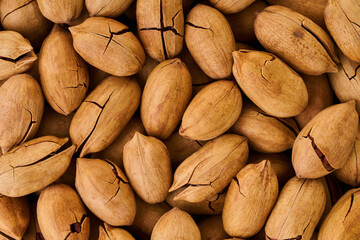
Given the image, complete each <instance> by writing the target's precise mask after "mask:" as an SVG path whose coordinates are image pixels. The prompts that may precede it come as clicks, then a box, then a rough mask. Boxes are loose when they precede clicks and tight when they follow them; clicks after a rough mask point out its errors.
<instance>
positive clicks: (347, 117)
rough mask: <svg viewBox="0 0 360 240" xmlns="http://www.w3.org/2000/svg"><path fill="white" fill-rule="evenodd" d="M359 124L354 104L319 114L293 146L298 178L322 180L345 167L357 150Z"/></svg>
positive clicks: (350, 102)
mask: <svg viewBox="0 0 360 240" xmlns="http://www.w3.org/2000/svg"><path fill="white" fill-rule="evenodd" d="M358 122H359V116H358V113H357V112H356V110H355V101H354V100H352V101H349V102H346V103H341V104H336V105H333V106H331V107H328V108H326V109H324V110H322V111H321V112H320V113H318V114H317V115H316V116H315V117H314V118H313V119H312V120H311V121H310V122H309V123H308V124H307V125H306V126H305V127H304V128H303V129H302V130H301V132H300V133H299V135H298V136H297V137H296V140H295V142H294V146H293V151H292V164H293V167H294V169H295V172H296V176H298V177H301V178H319V177H322V176H325V175H327V174H329V173H331V172H333V171H334V170H335V169H339V168H341V167H342V166H344V164H345V163H346V161H347V160H348V158H349V155H350V153H351V150H352V148H353V146H354V141H355V137H356V135H357V131H358Z"/></svg>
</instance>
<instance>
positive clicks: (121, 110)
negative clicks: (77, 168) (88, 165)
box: [70, 76, 141, 157]
mask: <svg viewBox="0 0 360 240" xmlns="http://www.w3.org/2000/svg"><path fill="white" fill-rule="evenodd" d="M140 91H141V90H140V87H139V84H138V83H137V82H136V79H135V78H133V77H115V76H110V77H107V78H105V79H104V80H103V81H102V82H101V83H100V84H99V85H98V86H97V87H96V88H95V89H94V90H93V91H92V92H91V93H90V94H89V95H88V96H87V97H86V99H85V101H84V102H83V103H82V104H81V105H80V107H79V109H78V110H77V111H76V113H75V116H74V118H73V119H72V122H71V125H70V137H71V141H72V142H73V143H74V144H76V146H77V150H79V149H80V148H81V147H82V148H81V153H80V157H83V156H85V155H86V154H88V153H93V152H99V151H102V150H104V149H105V148H106V147H108V146H109V145H110V144H111V143H112V142H113V141H114V140H115V139H116V138H117V137H118V135H119V134H120V132H121V131H122V130H123V129H124V127H125V126H126V124H127V123H128V122H129V121H130V119H131V117H132V116H133V114H134V113H135V111H136V109H137V108H138V106H139V104H140V94H141V93H140Z"/></svg>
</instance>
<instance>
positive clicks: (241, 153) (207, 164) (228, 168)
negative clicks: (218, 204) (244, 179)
mask: <svg viewBox="0 0 360 240" xmlns="http://www.w3.org/2000/svg"><path fill="white" fill-rule="evenodd" d="M248 155H249V148H248V143H247V139H246V137H242V136H239V135H236V134H224V135H222V136H220V137H218V138H215V139H214V140H211V141H209V142H207V143H206V144H205V145H204V146H203V147H202V148H200V149H199V150H198V151H196V152H195V153H193V154H192V155H191V156H190V157H188V158H187V159H185V160H184V161H183V162H182V163H181V164H180V166H179V167H178V168H177V169H176V171H175V174H174V182H173V184H172V186H171V188H170V190H169V191H170V192H172V191H175V190H177V189H179V188H181V187H185V188H184V190H183V191H182V192H181V193H179V194H178V195H176V197H175V198H174V200H184V201H188V202H201V201H204V200H206V199H208V198H209V197H212V196H213V195H215V194H216V193H220V192H221V191H223V190H224V188H225V187H226V186H227V185H228V184H229V183H230V181H231V179H232V178H233V177H235V175H236V174H237V173H238V172H239V170H240V169H241V168H242V167H243V166H244V165H245V163H246V161H247V158H248Z"/></svg>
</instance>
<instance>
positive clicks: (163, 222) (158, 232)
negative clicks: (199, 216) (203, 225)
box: [151, 208, 201, 240]
mask: <svg viewBox="0 0 360 240" xmlns="http://www.w3.org/2000/svg"><path fill="white" fill-rule="evenodd" d="M169 239H191V240H201V235H200V230H199V228H198V226H197V225H196V223H195V221H194V220H193V219H192V217H191V216H190V215H189V214H188V213H187V212H184V211H182V210H180V209H179V208H173V209H171V210H170V211H168V212H167V213H165V214H164V215H163V216H162V217H161V218H160V219H159V221H158V222H157V223H156V225H155V227H154V230H153V232H152V233H151V240H169Z"/></svg>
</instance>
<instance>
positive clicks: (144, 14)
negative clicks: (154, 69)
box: [136, 0, 184, 62]
mask: <svg viewBox="0 0 360 240" xmlns="http://www.w3.org/2000/svg"><path fill="white" fill-rule="evenodd" d="M136 20H137V28H138V32H139V38H140V40H141V42H142V44H143V45H144V48H145V50H146V52H147V54H149V56H150V57H151V58H153V59H155V60H157V61H159V62H162V61H164V60H166V59H169V58H174V57H175V56H176V55H178V54H179V53H180V52H181V49H182V47H183V41H184V12H183V8H182V0H172V1H163V0H160V1H159V0H137V2H136Z"/></svg>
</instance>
